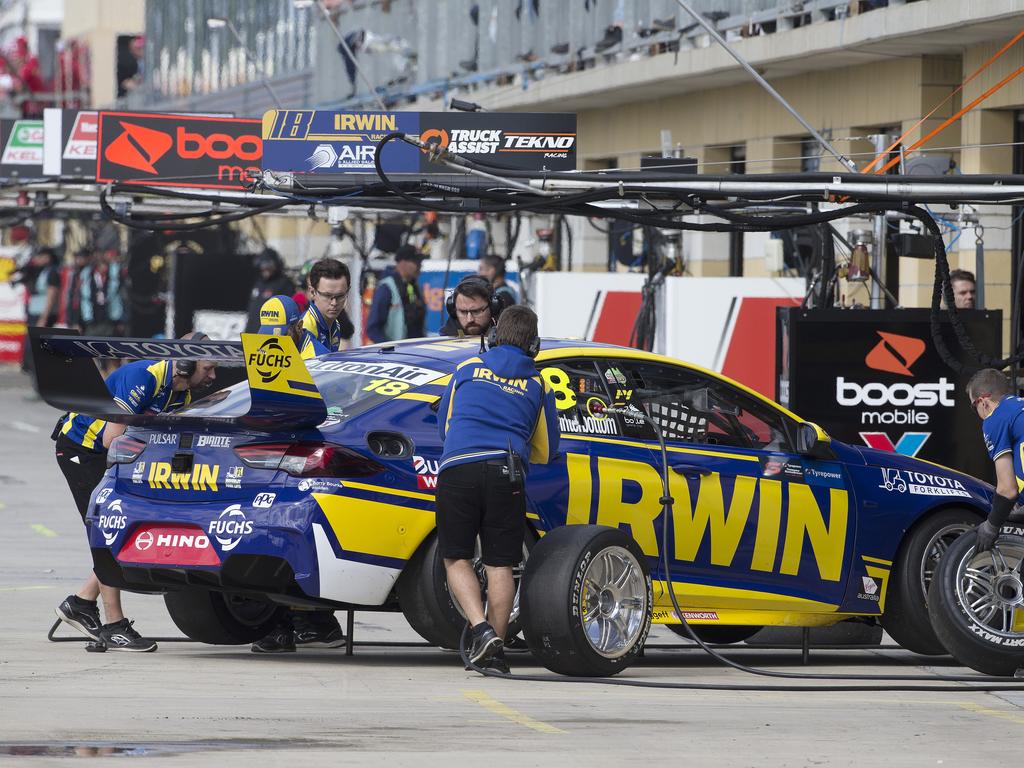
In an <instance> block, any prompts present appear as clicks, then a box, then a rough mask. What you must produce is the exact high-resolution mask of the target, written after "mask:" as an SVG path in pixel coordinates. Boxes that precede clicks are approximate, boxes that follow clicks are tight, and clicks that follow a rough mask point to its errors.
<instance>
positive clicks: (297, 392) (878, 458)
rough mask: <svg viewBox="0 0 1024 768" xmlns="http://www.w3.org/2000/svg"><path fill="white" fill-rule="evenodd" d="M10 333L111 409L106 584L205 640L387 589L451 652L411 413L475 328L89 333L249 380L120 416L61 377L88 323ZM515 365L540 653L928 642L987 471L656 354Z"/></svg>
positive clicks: (100, 513)
mask: <svg viewBox="0 0 1024 768" xmlns="http://www.w3.org/2000/svg"><path fill="white" fill-rule="evenodd" d="M129 341H130V340H129ZM33 343H34V345H36V347H37V352H38V355H37V360H38V359H39V358H40V357H43V358H47V353H49V357H48V358H47V359H44V360H43V361H42V362H41V363H38V364H37V367H38V369H39V373H38V374H37V375H38V378H39V384H40V388H41V392H42V394H43V396H44V397H45V398H46V399H47V400H48V401H49V402H51V404H53V405H56V406H57V407H61V408H71V407H75V409H76V410H79V411H84V412H88V413H92V414H93V415H96V416H101V417H110V418H113V419H117V420H120V421H124V422H127V423H129V424H130V425H131V426H130V427H129V429H128V430H127V432H126V433H125V434H124V435H123V436H122V437H120V438H118V439H117V440H116V441H115V443H114V445H112V446H111V449H110V452H109V463H110V467H109V469H108V471H107V474H106V476H105V477H104V479H103V482H102V483H101V484H100V485H99V486H98V487H97V488H96V490H95V492H94V494H93V498H92V503H91V508H90V512H89V515H88V525H89V539H90V544H91V548H92V555H93V559H94V562H95V567H96V572H97V574H98V575H99V577H100V579H101V580H102V581H103V582H104V583H106V584H110V585H113V586H119V587H121V588H123V589H128V590H135V591H143V592H162V593H165V599H166V603H167V607H168V610H169V611H170V614H171V617H172V618H173V620H174V621H175V623H176V624H177V626H178V627H179V628H180V629H181V630H182V631H183V632H184V633H185V634H186V635H188V636H189V637H191V638H193V639H196V640H199V641H203V642H207V643H245V642H249V641H252V640H254V639H257V638H259V637H261V636H262V635H263V634H264V633H265V632H266V631H267V630H268V629H269V628H270V627H271V626H272V625H273V623H274V621H275V619H276V617H277V614H278V612H279V611H280V610H282V607H283V606H298V607H327V608H336V609H345V608H353V609H357V610H399V611H401V612H402V613H403V614H404V615H405V617H406V618H407V619H408V621H409V623H410V624H411V625H412V627H413V628H414V629H415V630H416V631H417V632H419V634H421V635H422V636H423V637H424V638H425V639H426V640H428V641H429V642H431V643H434V644H437V645H441V646H447V647H458V643H459V636H460V633H461V631H462V627H463V626H464V619H463V618H462V616H461V614H460V612H459V608H458V606H457V605H456V604H455V602H454V601H453V599H452V597H451V596H450V595H449V593H448V590H447V586H446V583H445V579H444V568H443V565H442V563H441V561H440V559H439V557H438V555H437V551H436V536H435V532H434V489H435V487H436V483H437V471H438V461H439V457H440V454H441V442H440V439H439V436H438V430H437V414H436V412H435V409H436V407H437V403H438V402H439V400H440V398H441V395H442V393H443V392H444V389H445V387H446V386H447V384H448V383H449V381H450V379H451V375H452V373H453V371H454V370H455V368H456V366H457V365H458V364H459V363H460V362H462V361H464V360H466V359H468V358H470V357H473V356H474V355H477V354H478V353H479V352H480V343H479V340H476V339H473V340H459V339H450V338H431V339H419V340H410V341H405V342H399V343H389V344H380V345H376V346H370V347H363V348H358V349H354V350H350V351H345V352H339V353H332V354H329V355H325V356H322V357H320V358H317V359H315V360H311V361H306V363H307V364H306V365H304V364H303V361H302V360H301V359H300V358H299V356H298V353H297V352H296V350H295V348H294V345H293V344H291V341H290V340H289V339H287V338H280V337H272V336H258V335H254V334H253V335H250V334H246V335H243V337H242V345H241V348H238V347H239V345H237V343H236V344H235V345H231V344H230V343H226V342H199V343H198V344H191V345H190V346H188V347H185V346H183V345H182V343H179V342H167V343H161V344H159V345H154V344H150V345H149V346H145V345H144V344H143V343H142V342H141V340H140V341H138V342H137V343H136V344H135V346H134V347H132V346H131V344H130V343H129V342H119V343H118V344H119V345H118V346H117V347H116V349H114V350H113V351H110V350H109V349H108V350H107V352H106V354H111V355H114V354H118V355H124V354H125V353H126V352H130V351H131V350H132V349H134V350H135V352H134V353H135V355H136V356H143V355H146V354H153V353H155V352H159V353H161V354H163V355H165V356H171V357H174V356H181V357H191V358H193V359H196V358H199V357H202V358H209V359H220V360H222V361H231V360H233V361H234V362H238V361H239V359H240V358H242V359H244V364H245V368H246V377H247V381H243V382H241V383H239V384H236V385H234V386H231V387H229V388H227V389H224V390H221V391H219V392H216V393H214V394H212V395H210V396H208V397H206V398H202V399H200V400H198V401H196V402H195V403H193V404H192V405H190V406H189V407H187V408H185V409H183V410H181V411H179V412H177V413H176V414H174V415H160V416H132V415H126V414H118V413H117V411H116V409H114V408H112V407H110V406H109V403H104V402H102V401H103V391H102V382H94V383H91V384H86V383H85V382H84V381H83V378H84V377H86V376H87V375H88V374H87V371H86V367H91V368H92V370H93V371H95V366H93V365H92V362H91V361H90V360H88V359H87V358H88V357H89V356H94V355H97V354H104V352H103V350H102V349H100V348H101V347H103V345H102V344H99V343H97V342H96V341H95V340H93V341H85V340H76V338H75V337H74V336H65V335H61V336H55V335H52V334H51V335H50V336H48V337H44V336H42V335H41V333H39V332H37V333H35V335H34V337H33ZM111 343H113V342H111ZM108 346H109V345H108ZM83 358H86V359H84V360H83ZM536 361H537V368H538V370H539V372H540V374H541V376H542V377H543V379H544V381H545V382H546V384H547V386H548V387H549V388H550V389H551V390H553V392H554V393H555V397H556V403H557V406H558V409H559V423H560V426H561V443H560V447H559V452H558V455H557V456H556V457H555V459H554V460H553V461H551V462H550V463H549V464H546V465H534V466H531V467H530V471H529V475H528V483H527V497H528V513H527V517H528V524H529V525H528V527H529V532H528V536H527V539H526V541H524V563H525V570H526V576H525V578H523V579H522V581H521V582H520V594H519V597H521V602H522V608H523V610H522V611H521V612H520V611H518V608H519V607H520V606H519V603H518V601H517V614H516V617H515V619H516V621H515V622H514V628H515V629H522V631H523V632H524V635H525V637H526V640H527V642H528V643H529V644H530V647H531V650H533V652H534V654H535V655H536V656H537V657H538V658H539V659H540V660H541V661H542V662H543V663H544V664H545V665H547V666H548V668H550V669H552V670H554V671H557V672H561V673H566V674H575V675H608V674H614V673H615V672H618V671H620V670H621V669H624V668H626V667H627V666H628V665H629V664H630V663H631V662H632V661H633V660H634V659H635V658H636V657H637V655H638V654H639V653H640V651H641V650H642V647H643V643H644V641H645V639H646V636H647V633H648V631H649V628H650V625H651V623H652V622H654V623H659V624H666V625H669V626H670V627H672V628H674V629H676V630H680V629H681V627H680V625H681V623H682V620H684V619H685V621H686V622H687V623H689V624H690V625H692V626H693V627H694V628H695V629H696V630H697V632H698V633H700V635H701V636H702V637H703V638H705V639H707V640H710V641H715V642H734V641H739V640H742V639H745V638H746V637H749V636H750V635H752V634H753V633H754V632H756V631H757V630H758V629H760V628H761V627H764V626H802V627H817V626H826V625H830V624H834V623H836V622H839V621H842V620H844V619H849V618H852V617H862V618H867V619H870V620H877V621H880V622H881V624H882V626H883V627H884V628H885V629H886V630H887V631H888V632H889V634H890V635H891V636H892V637H893V638H894V639H896V640H897V641H898V642H899V643H900V644H901V645H903V646H904V647H906V648H908V649H910V650H912V651H916V652H918V653H925V654H939V653H945V652H946V649H945V648H944V646H943V644H942V643H941V642H940V641H939V639H938V638H937V637H936V634H935V632H934V631H933V629H932V626H931V624H930V622H929V618H928V608H927V605H926V593H927V589H928V585H929V582H930V580H931V574H932V572H933V570H934V568H935V565H936V563H937V561H938V558H939V556H940V555H941V553H942V552H943V551H944V549H945V548H946V547H947V546H948V545H949V544H950V542H952V541H953V540H954V539H956V538H957V537H958V536H959V535H960V534H961V533H963V532H964V531H966V530H967V529H969V528H970V527H972V526H973V525H975V524H976V523H977V522H978V521H980V520H981V519H982V516H983V515H984V514H985V513H986V512H987V510H988V506H989V500H990V498H991V495H992V492H993V489H992V487H991V486H989V485H988V484H986V483H984V482H982V481H980V480H977V479H975V478H972V477H970V476H967V475H964V474H961V473H959V472H956V471H953V470H950V469H946V468H943V467H939V466H937V465H934V464H930V463H927V462H924V461H921V460H917V459H913V458H910V457H906V456H902V455H898V454H894V453H888V452H882V451H878V450H874V449H871V448H867V447H860V446H851V445H847V444H844V443H841V442H839V441H836V440H831V439H830V438H829V437H828V436H827V435H826V434H825V433H824V432H823V431H822V430H821V429H820V428H818V427H817V426H815V425H814V424H811V423H809V422H806V421H803V420H802V419H800V417H799V416H797V415H795V414H793V413H791V412H789V411H788V410H786V409H785V408H783V407H781V406H780V405H778V404H776V403H774V402H772V401H771V400H769V399H767V398H765V397H764V396H762V395H760V394H758V393H757V392H755V391H753V390H751V389H749V388H747V387H745V386H743V385H742V384H740V383H738V382H735V381H732V380H730V379H728V378H726V377H724V376H721V375H719V374H717V373H714V372H711V371H708V370H705V369H702V368H699V367H697V366H694V365H689V364H687V363H684V362H681V361H678V360H674V359H670V358H667V357H663V356H660V355H656V354H651V353H647V352H642V351H638V350H635V349H628V348H623V347H617V346H612V345H607V344H598V343H588V342H581V341H568V340H558V339H545V340H544V341H543V345H542V351H541V352H540V354H539V355H538V356H537V358H536ZM83 363H84V365H85V367H83ZM73 365H77V366H78V368H76V372H75V373H74V375H71V374H70V373H69V370H70V369H69V368H68V366H73ZM307 366H308V367H307ZM94 378H95V376H94ZM86 390H87V394H84V392H85V391H86ZM107 399H108V400H109V397H108V398H107ZM609 406H610V407H611V409H610V410H611V411H612V412H609V411H606V410H605V408H608V407H609ZM104 408H106V410H103V409H104ZM644 417H646V418H644ZM652 422H653V426H652ZM655 427H657V430H656V429H655ZM658 432H660V433H661V436H662V437H663V438H664V440H665V443H666V454H665V455H667V457H668V467H663V466H662V464H663V462H662V454H661V452H660V450H659V435H658ZM663 469H667V477H668V483H669V491H670V494H669V495H670V497H671V499H672V500H673V501H672V504H671V515H670V516H669V517H670V519H668V520H665V519H664V518H665V513H664V511H663V509H664V503H665V498H664V493H663V488H662V470H663ZM666 550H667V552H666ZM666 555H667V559H668V563H669V566H668V573H666V572H665V566H664V564H663V562H664V557H665V556H666ZM519 575H521V569H520V571H519V572H517V577H518V576H519ZM669 589H671V590H673V591H674V593H675V595H676V597H677V599H678V602H679V604H680V605H681V607H682V610H683V616H680V615H679V614H678V613H677V612H676V611H675V609H674V608H673V605H672V602H671V598H670V595H669V592H668V590H669Z"/></svg>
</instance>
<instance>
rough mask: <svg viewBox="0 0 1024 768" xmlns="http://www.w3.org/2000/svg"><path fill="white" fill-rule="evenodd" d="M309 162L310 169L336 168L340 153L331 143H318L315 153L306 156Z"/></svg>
mask: <svg viewBox="0 0 1024 768" xmlns="http://www.w3.org/2000/svg"><path fill="white" fill-rule="evenodd" d="M306 162H307V163H309V170H311V171H315V170H316V169H317V168H334V167H336V166H337V164H338V153H337V152H335V151H334V147H332V146H331V145H330V144H317V145H316V149H314V150H313V154H312V155H310V156H309V157H307V158H306Z"/></svg>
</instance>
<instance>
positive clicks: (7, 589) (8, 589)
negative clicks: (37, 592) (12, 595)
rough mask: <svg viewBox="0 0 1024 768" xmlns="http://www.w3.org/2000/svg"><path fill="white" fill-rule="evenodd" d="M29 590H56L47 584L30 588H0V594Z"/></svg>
mask: <svg viewBox="0 0 1024 768" xmlns="http://www.w3.org/2000/svg"><path fill="white" fill-rule="evenodd" d="M29 589H56V586H55V585H54V586H51V585H49V584H36V585H34V586H31V587H0V592H24V591H27V590H29Z"/></svg>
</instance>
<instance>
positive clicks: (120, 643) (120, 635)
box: [100, 619, 156, 653]
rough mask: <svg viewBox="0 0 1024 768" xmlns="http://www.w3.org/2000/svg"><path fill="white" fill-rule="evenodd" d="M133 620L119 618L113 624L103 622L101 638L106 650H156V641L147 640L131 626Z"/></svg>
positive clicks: (145, 651) (144, 651)
mask: <svg viewBox="0 0 1024 768" xmlns="http://www.w3.org/2000/svg"><path fill="white" fill-rule="evenodd" d="M134 623H135V622H134V621H129V620H128V619H121V620H120V621H115V622H114V623H113V624H104V625H103V627H102V628H101V629H100V635H101V638H100V639H101V640H103V644H104V645H105V646H107V650H108V651H134V652H135V653H148V652H149V651H155V650H156V643H155V642H153V641H152V640H147V639H146V638H144V637H143V636H142V635H140V634H139V633H138V632H136V631H135V628H134V627H133V626H132V624H134Z"/></svg>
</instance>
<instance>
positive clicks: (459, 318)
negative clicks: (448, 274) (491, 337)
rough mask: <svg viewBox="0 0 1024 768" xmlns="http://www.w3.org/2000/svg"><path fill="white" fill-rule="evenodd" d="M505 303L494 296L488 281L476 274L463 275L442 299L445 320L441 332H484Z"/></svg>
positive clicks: (465, 334)
mask: <svg viewBox="0 0 1024 768" xmlns="http://www.w3.org/2000/svg"><path fill="white" fill-rule="evenodd" d="M503 307H504V303H503V302H502V300H501V299H500V298H499V297H496V296H495V294H494V291H493V290H492V289H491V284H490V283H489V282H487V280H485V279H484V278H482V277H480V276H479V275H470V276H469V277H464V278H462V280H460V281H459V284H458V285H456V286H455V290H454V291H452V294H451V296H449V297H448V298H447V299H446V300H445V309H446V310H447V312H448V320H447V322H446V323H445V324H444V325H443V326H441V332H440V334H441V335H442V336H484V335H486V334H487V333H488V332H489V331H490V330H491V326H492V325H494V324H495V323H497V322H498V315H499V314H500V311H501V309H502V308H503Z"/></svg>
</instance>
